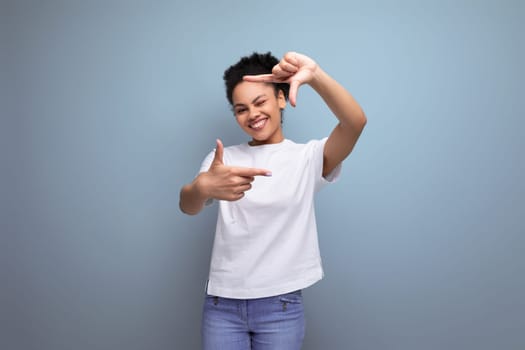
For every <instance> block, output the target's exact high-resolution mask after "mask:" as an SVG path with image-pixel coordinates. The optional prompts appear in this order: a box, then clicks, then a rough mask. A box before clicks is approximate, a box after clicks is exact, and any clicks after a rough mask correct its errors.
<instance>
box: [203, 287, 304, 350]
mask: <svg viewBox="0 0 525 350" xmlns="http://www.w3.org/2000/svg"><path fill="white" fill-rule="evenodd" d="M304 329H305V319H304V308H303V297H302V294H301V291H300V290H299V291H295V292H292V293H287V294H283V295H277V296H273V297H268V298H259V299H247V300H243V299H228V298H221V297H215V296H212V295H207V296H206V300H205V302H204V311H203V317H202V344H203V349H204V350H249V349H252V350H296V349H297V350H298V349H300V348H301V344H302V343H303V338H304Z"/></svg>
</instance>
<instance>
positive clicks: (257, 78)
mask: <svg viewBox="0 0 525 350" xmlns="http://www.w3.org/2000/svg"><path fill="white" fill-rule="evenodd" d="M242 78H243V80H245V81H251V82H255V83H273V82H276V78H275V76H274V75H273V74H259V75H245V76H243V77H242Z"/></svg>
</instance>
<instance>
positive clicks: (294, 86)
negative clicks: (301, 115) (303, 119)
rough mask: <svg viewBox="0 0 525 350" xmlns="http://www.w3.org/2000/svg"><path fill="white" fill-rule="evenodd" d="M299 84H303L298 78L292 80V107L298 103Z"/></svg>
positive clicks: (289, 96)
mask: <svg viewBox="0 0 525 350" xmlns="http://www.w3.org/2000/svg"><path fill="white" fill-rule="evenodd" d="M299 85H301V83H300V82H299V81H298V80H292V81H291V82H290V92H289V95H288V98H289V100H290V104H291V105H292V107H295V106H296V104H297V90H299Z"/></svg>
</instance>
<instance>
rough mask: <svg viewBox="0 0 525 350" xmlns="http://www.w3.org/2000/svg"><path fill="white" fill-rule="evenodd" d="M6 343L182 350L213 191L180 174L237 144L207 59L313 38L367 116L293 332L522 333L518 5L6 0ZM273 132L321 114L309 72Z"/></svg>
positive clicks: (215, 71) (218, 64)
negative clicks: (196, 204) (189, 188)
mask: <svg viewBox="0 0 525 350" xmlns="http://www.w3.org/2000/svg"><path fill="white" fill-rule="evenodd" d="M0 16H1V24H0V26H1V35H2V36H1V40H2V42H1V49H0V52H1V54H0V58H1V60H2V65H1V70H0V77H1V81H2V90H1V91H2V101H1V104H2V122H1V124H0V125H1V129H2V131H1V142H0V143H1V144H0V146H1V147H2V153H1V155H2V158H1V161H2V181H1V182H2V188H1V191H2V192H1V197H2V207H1V209H2V228H1V229H2V235H1V242H0V263H1V264H0V266H1V268H0V274H1V276H0V277H1V280H0V288H1V289H0V302H1V304H0V322H1V327H0V332H1V334H0V348H2V349H6V350H7V349H9V350H11V349H24V350H32V349H35V350H36V349H38V350H48V349H49V350H61V349H64V350H66V349H67V350H70V349H75V350H84V349H86V350H87V349H108V350H109V349H127V350H132V349H137V350H138V349H198V348H199V344H200V340H199V323H200V312H201V304H202V296H203V288H204V281H205V279H206V276H207V269H208V263H209V254H210V249H211V245H212V240H213V229H214V224H215V215H216V207H212V208H208V209H207V210H206V211H205V212H203V213H201V214H200V215H199V216H197V217H189V216H185V215H183V214H181V213H180V211H179V209H178V196H179V189H180V187H181V186H182V185H183V184H185V183H186V182H189V181H190V180H191V179H192V177H193V176H194V175H195V173H196V172H197V170H198V168H199V165H200V162H201V161H202V159H203V157H204V156H205V155H206V154H207V152H209V151H210V150H211V149H212V148H213V147H214V140H215V139H216V138H217V137H220V138H222V139H223V141H224V143H225V144H227V145H229V144H234V143H239V142H243V141H245V140H246V137H245V136H244V135H243V134H242V132H241V131H240V130H239V129H238V127H237V125H236V124H235V122H234V120H233V117H232V115H231V113H230V110H229V106H228V104H227V102H226V99H225V96H224V89H223V82H222V73H223V71H224V69H225V68H226V67H227V66H229V65H230V64H232V63H233V62H235V61H236V60H237V59H238V58H239V57H240V56H242V55H245V54H249V53H251V52H252V51H254V50H257V51H266V50H271V51H272V52H273V53H275V54H276V55H278V56H281V55H282V54H284V53H285V52H286V51H288V50H296V51H299V52H303V53H306V54H308V55H310V56H312V57H313V58H314V59H316V60H317V61H318V62H319V64H320V65H322V66H323V67H324V68H325V70H326V71H327V72H328V73H330V74H331V75H333V76H334V77H335V78H337V79H338V80H339V81H340V82H341V83H342V84H343V85H345V86H346V87H347V88H348V89H349V90H350V91H351V92H352V93H353V94H354V96H355V97H356V98H357V99H358V101H359V102H360V103H361V105H362V106H363V108H364V110H365V111H366V113H367V116H368V120H369V122H368V125H367V127H366V129H365V131H364V133H363V134H362V137H361V139H360V141H359V143H358V145H357V147H356V149H355V151H354V153H353V154H352V155H351V157H350V158H349V159H348V160H347V161H346V162H345V164H344V173H343V177H342V179H341V180H340V181H339V182H338V183H337V184H336V185H333V186H330V187H328V188H327V189H325V190H323V191H322V192H321V193H320V194H319V196H318V200H317V214H318V226H319V231H320V243H321V249H322V255H323V261H324V266H325V273H326V277H325V279H324V280H323V281H321V282H320V283H318V284H317V285H315V286H314V287H312V288H309V289H308V290H306V291H305V299H306V304H307V324H308V326H307V336H306V340H305V346H304V349H310V350H313V349H356V350H362V349H373V350H376V349H403V350H407V349H408V350H411V349H423V350H425V349H458V350H459V349H476V350H481V349H515V350H518V349H524V348H525V302H524V295H525V277H524V276H525V257H524V254H523V251H524V248H525V238H524V233H525V222H524V218H523V216H524V214H525V185H524V179H525V157H524V156H523V152H524V151H525V141H524V137H523V133H524V130H525V121H524V120H525V118H524V112H523V111H524V107H525V103H524V101H525V89H524V83H523V82H524V81H525V74H524V67H523V62H525V56H524V40H523V33H525V5H524V2H523V1H519V0H516V1H510V0H508V1H501V0H500V1H496V0H494V1H465V0H463V1H443V0H442V1H379V0H376V1H366V2H365V1H347V0H325V1H282V2H269V1H257V2H255V1H247V0H244V1H27V0H26V1H24V0H22V1H15V0H11V1H3V2H2V3H1V7H0ZM285 118H286V120H285V134H286V136H287V137H288V138H291V139H294V140H296V141H298V142H303V141H307V140H309V139H311V138H321V137H324V136H326V135H327V134H328V133H329V132H330V130H331V129H332V128H333V127H334V126H335V124H336V121H335V118H333V117H332V116H331V115H330V113H329V111H328V110H327V108H326V107H325V106H324V104H323V103H322V101H321V100H320V98H319V97H318V96H317V95H316V94H314V93H313V91H312V90H311V89H310V88H309V87H303V88H302V89H301V90H300V91H299V97H298V107H297V108H296V109H292V108H288V109H287V111H286V117H285Z"/></svg>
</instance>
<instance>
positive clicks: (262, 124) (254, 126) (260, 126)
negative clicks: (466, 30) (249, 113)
mask: <svg viewBox="0 0 525 350" xmlns="http://www.w3.org/2000/svg"><path fill="white" fill-rule="evenodd" d="M265 123H266V119H262V120H259V121H258V122H257V123H255V124H252V125H250V126H251V128H252V129H260V128H262V127H263V126H264V124H265Z"/></svg>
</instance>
